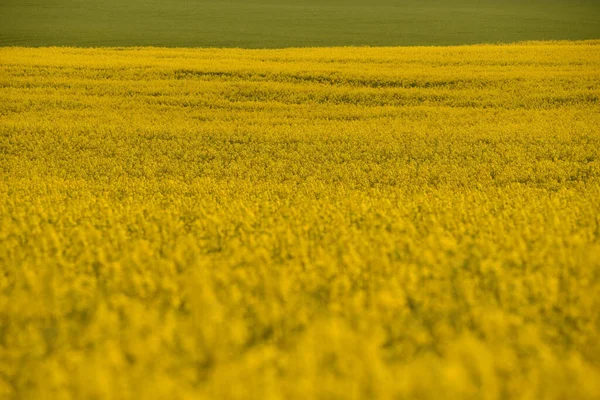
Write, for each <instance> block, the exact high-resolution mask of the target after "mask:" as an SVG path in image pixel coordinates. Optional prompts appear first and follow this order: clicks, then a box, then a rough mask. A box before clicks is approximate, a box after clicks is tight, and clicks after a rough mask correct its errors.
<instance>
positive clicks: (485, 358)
mask: <svg viewBox="0 0 600 400" xmlns="http://www.w3.org/2000/svg"><path fill="white" fill-rule="evenodd" d="M599 99H600V41H586V42H545V43H535V42H533V43H522V44H514V45H502V46H495V45H485V46H461V47H445V48H443V47H430V48H424V47H414V48H326V49H286V50H236V49H233V50H231V49H230V50H219V49H158V48H113V49H73V48H39V49H33V48H0V178H1V179H0V398H8V399H12V398H15V399H16V398H19V399H44V398H49V399H50V398H51V399H65V400H66V399H73V400H75V399H439V398H441V397H443V398H445V399H455V398H456V399H490V400H500V399H508V398H511V399H512V398H515V399H597V398H600V337H599V336H600V335H599V334H600V128H599V127H600V101H599Z"/></svg>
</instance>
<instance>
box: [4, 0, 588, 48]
mask: <svg viewBox="0 0 600 400" xmlns="http://www.w3.org/2000/svg"><path fill="white" fill-rule="evenodd" d="M597 38H600V2H598V1H596V0H574V1H567V0H528V1H517V0H497V1H492V0H444V1H443V0H429V1H421V0H418V1H417V0H404V1H402V0H372V1H357V0H348V1H342V0H282V1H274V0H273V1H257V0H221V1H203V0H195V1H194V0H127V1H126V0H87V1H81V0H77V1H75V0H31V1H21V0H2V1H1V2H0V46H15V45H19V46H142V45H143V46H168V47H244V48H262V47H265V48H275V47H294V46H298V47H306V46H347V45H371V46H395V45H452V44H469V43H488V42H492V43H495V42H516V41H522V40H551V39H570V40H578V39H597Z"/></svg>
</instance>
